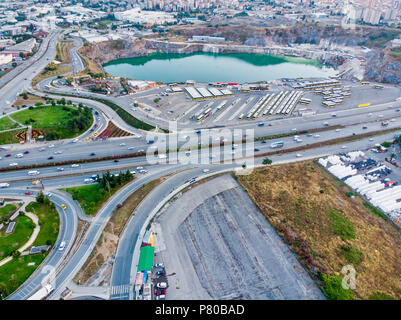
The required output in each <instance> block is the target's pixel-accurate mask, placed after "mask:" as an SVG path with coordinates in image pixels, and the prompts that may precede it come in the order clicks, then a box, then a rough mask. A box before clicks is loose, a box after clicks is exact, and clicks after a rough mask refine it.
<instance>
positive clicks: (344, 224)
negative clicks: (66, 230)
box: [327, 209, 355, 240]
mask: <svg viewBox="0 0 401 320" xmlns="http://www.w3.org/2000/svg"><path fill="white" fill-rule="evenodd" d="M327 214H328V215H329V218H330V226H331V229H332V231H333V232H334V234H336V235H338V236H340V237H341V239H343V240H349V239H354V238H355V228H354V226H353V225H352V222H350V221H349V220H348V219H347V218H346V217H345V215H344V213H343V212H341V211H339V210H336V209H331V210H330V211H329V212H327Z"/></svg>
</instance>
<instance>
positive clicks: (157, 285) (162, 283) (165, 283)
mask: <svg viewBox="0 0 401 320" xmlns="http://www.w3.org/2000/svg"><path fill="white" fill-rule="evenodd" d="M156 287H157V288H160V289H165V288H167V282H159V283H157V284H156Z"/></svg>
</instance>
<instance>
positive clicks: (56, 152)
mask: <svg viewBox="0 0 401 320" xmlns="http://www.w3.org/2000/svg"><path fill="white" fill-rule="evenodd" d="M62 153H63V151H54V154H62Z"/></svg>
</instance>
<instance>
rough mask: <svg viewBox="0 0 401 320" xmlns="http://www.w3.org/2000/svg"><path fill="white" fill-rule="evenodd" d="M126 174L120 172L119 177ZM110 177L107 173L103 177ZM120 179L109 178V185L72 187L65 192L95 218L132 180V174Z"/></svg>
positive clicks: (98, 184)
mask: <svg viewBox="0 0 401 320" xmlns="http://www.w3.org/2000/svg"><path fill="white" fill-rule="evenodd" d="M123 175H124V174H123V173H121V172H120V174H119V177H118V178H120V177H121V176H123ZM105 176H109V177H113V175H109V173H108V172H106V173H105V174H104V175H103V177H105ZM118 178H109V179H107V180H108V181H109V183H108V184H105V185H102V183H101V181H100V182H99V183H96V184H90V185H86V186H79V187H72V188H66V189H63V190H64V191H66V192H68V193H70V194H71V195H72V198H73V199H74V200H77V201H78V202H79V204H80V205H81V207H82V209H83V210H84V212H85V213H86V214H87V215H90V216H93V215H96V213H97V212H98V211H99V209H100V208H101V207H102V205H103V204H104V203H105V202H107V200H108V199H109V198H110V197H111V196H112V195H113V194H114V193H116V192H117V191H118V190H119V189H121V188H122V187H123V186H124V185H126V184H127V183H128V182H130V181H131V180H132V178H133V177H132V174H131V175H130V177H128V178H127V179H125V180H118Z"/></svg>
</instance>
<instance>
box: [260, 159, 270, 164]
mask: <svg viewBox="0 0 401 320" xmlns="http://www.w3.org/2000/svg"><path fill="white" fill-rule="evenodd" d="M272 162H273V161H272V160H271V159H269V158H265V159H263V162H262V163H263V164H272Z"/></svg>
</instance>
